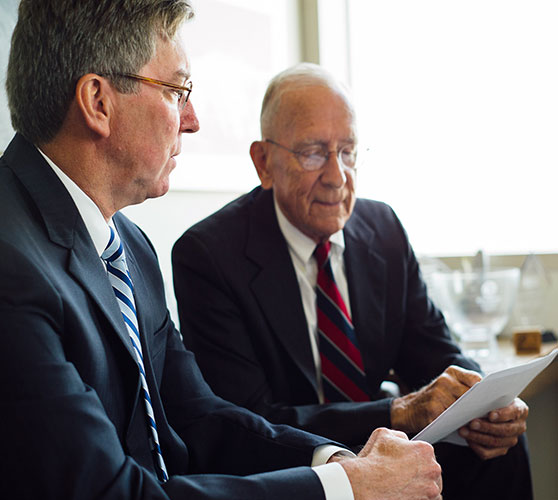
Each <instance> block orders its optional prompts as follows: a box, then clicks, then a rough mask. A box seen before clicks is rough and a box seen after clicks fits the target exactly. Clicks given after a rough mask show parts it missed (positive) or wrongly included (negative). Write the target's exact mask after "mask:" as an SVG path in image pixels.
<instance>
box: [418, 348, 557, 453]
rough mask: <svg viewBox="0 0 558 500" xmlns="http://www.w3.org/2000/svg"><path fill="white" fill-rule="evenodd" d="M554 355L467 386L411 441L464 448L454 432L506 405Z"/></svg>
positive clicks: (553, 352)
mask: <svg viewBox="0 0 558 500" xmlns="http://www.w3.org/2000/svg"><path fill="white" fill-rule="evenodd" d="M556 355H558V349H554V350H553V351H552V352H551V353H549V354H547V355H546V356H543V357H541V358H537V359H534V360H532V361H529V362H527V363H525V364H523V365H519V366H514V367H512V368H506V369H504V370H500V371H497V372H493V373H490V374H488V375H487V376H486V377H484V378H483V379H482V380H481V381H480V382H478V383H476V384H475V385H474V386H473V387H471V388H470V389H469V390H468V391H467V392H466V393H465V394H463V395H462V396H461V397H460V398H459V399H458V400H457V401H455V403H453V404H452V405H451V406H450V407H449V408H447V409H446V410H445V411H444V412H443V413H442V414H441V415H440V416H439V417H438V418H437V419H436V420H433V421H432V422H431V423H430V424H429V425H427V426H426V427H425V428H424V429H423V430H422V431H420V432H419V433H418V434H417V435H416V436H415V437H414V438H413V440H418V439H420V440H421V441H427V442H428V443H430V444H434V443H436V442H438V441H448V442H450V443H454V444H460V445H464V446H466V445H467V442H466V441H465V440H464V439H463V438H462V437H461V436H459V434H457V430H458V429H459V428H460V427H462V426H463V425H465V424H466V423H467V422H470V421H471V420H473V419H475V418H481V417H484V416H486V415H487V414H488V413H489V412H491V411H492V410H496V409H498V408H502V407H504V406H507V405H509V404H510V403H511V402H512V401H513V400H514V399H515V398H516V397H517V396H518V395H519V394H520V393H521V391H522V390H523V389H525V387H527V386H528V385H529V383H530V382H531V380H533V379H534V378H535V377H536V376H537V375H538V374H539V373H540V372H541V371H543V370H544V369H545V368H546V367H547V366H548V365H549V364H550V363H552V361H553V360H554V358H555V357H556Z"/></svg>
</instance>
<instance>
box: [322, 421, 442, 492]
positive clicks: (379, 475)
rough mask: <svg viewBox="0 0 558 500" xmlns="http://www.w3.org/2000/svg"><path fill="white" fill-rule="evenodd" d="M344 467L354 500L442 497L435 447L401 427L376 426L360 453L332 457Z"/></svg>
mask: <svg viewBox="0 0 558 500" xmlns="http://www.w3.org/2000/svg"><path fill="white" fill-rule="evenodd" d="M330 461H336V462H339V463H340V464H341V466H342V467H343V468H344V469H345V472H346V473H347V476H348V478H349V481H350V482H351V487H352V489H353V494H354V497H355V500H395V499H397V500H441V499H442V496H441V491H442V472H441V467H440V466H439V465H438V463H437V462H436V459H435V457H434V449H433V448H432V446H430V445H429V444H428V443H425V442H423V441H409V439H408V438H407V436H406V435H405V434H404V433H402V432H399V431H391V430H388V429H385V428H379V429H376V430H375V431H374V432H373V433H372V435H371V436H370V438H369V439H368V442H367V443H366V445H365V446H364V448H363V449H362V451H361V452H360V453H359V454H358V456H357V457H343V456H337V457H335V456H334V457H332V459H330Z"/></svg>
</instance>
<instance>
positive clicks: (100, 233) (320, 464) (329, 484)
mask: <svg viewBox="0 0 558 500" xmlns="http://www.w3.org/2000/svg"><path fill="white" fill-rule="evenodd" d="M39 152H40V153H41V154H42V155H43V157H44V158H45V160H46V161H47V163H48V164H49V165H50V167H51V168H52V170H53V171H54V172H55V173H56V175H57V176H58V177H59V178H60V180H61V181H62V183H63V184H64V186H65V187H66V189H67V190H68V193H69V194H70V196H71V197H72V200H73V201H74V203H75V205H76V208H77V210H78V212H79V214H80V215H81V218H82V219H83V222H84V223H85V227H86V228H87V231H88V232H89V236H90V237H91V240H92V241H93V245H94V246H95V249H96V250H97V253H98V254H99V258H100V256H101V254H102V253H103V251H104V250H105V248H106V246H107V244H108V242H109V240H110V229H109V224H110V225H111V226H113V223H112V219H110V221H109V223H108V224H107V222H106V220H105V218H104V217H103V214H102V213H101V211H100V210H99V207H98V206H97V205H96V204H95V203H94V202H93V200H92V199H91V198H89V196H87V195H86V194H85V193H84V192H83V191H82V190H81V189H80V187H79V186H78V185H77V184H76V183H75V182H74V181H72V179H70V178H69V177H68V176H67V175H66V174H65V173H64V172H63V171H62V170H61V169H60V168H59V167H57V166H56V165H55V164H54V162H53V161H52V160H51V159H50V158H49V157H48V156H46V155H45V154H44V153H43V152H42V151H41V150H40V149H39ZM113 227H114V226H113ZM115 230H116V228H115ZM338 451H343V452H348V450H345V449H342V448H339V447H337V446H332V445H323V446H319V447H318V448H316V449H315V450H314V455H313V459H312V464H311V465H312V469H313V470H314V472H315V473H316V474H317V476H318V478H319V479H320V482H321V483H322V486H323V488H324V492H325V497H326V500H354V496H353V492H352V489H351V484H350V482H349V479H348V477H347V474H345V470H344V469H343V467H341V465H339V464H338V463H331V464H327V463H326V462H327V461H328V460H329V458H330V457H331V456H332V455H333V454H334V453H336V452H338ZM349 453H350V452H349ZM347 488H348V489H347Z"/></svg>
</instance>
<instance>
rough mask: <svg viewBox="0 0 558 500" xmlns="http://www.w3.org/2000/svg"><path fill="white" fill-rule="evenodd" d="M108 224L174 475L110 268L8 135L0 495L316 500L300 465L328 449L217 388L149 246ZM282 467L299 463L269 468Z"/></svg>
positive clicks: (2, 235) (26, 150) (2, 219)
mask: <svg viewBox="0 0 558 500" xmlns="http://www.w3.org/2000/svg"><path fill="white" fill-rule="evenodd" d="M114 221H115V224H116V226H117V229H118V232H119V234H120V236H121V238H122V240H123V242H124V245H125V251H126V255H127V261H128V266H129V269H130V273H131V276H132V280H133V282H134V285H135V299H136V306H137V311H138V320H139V325H140V331H141V340H142V348H143V353H144V361H145V371H146V378H147V381H148V384H149V387H150V392H151V397H152V403H153V409H154V412H155V417H156V421H157V426H158V430H159V437H160V442H161V447H162V452H163V456H164V459H165V462H166V465H167V468H168V471H169V474H170V475H171V479H170V480H169V481H168V482H167V483H165V484H163V485H161V484H160V483H159V481H158V480H157V478H156V476H155V473H154V466H153V460H152V457H151V453H150V445H149V434H148V429H147V425H146V420H145V412H144V406H143V400H142V397H141V396H140V379H139V371H138V366H137V364H136V362H135V357H134V355H133V353H132V351H131V347H130V341H129V337H128V334H127V332H126V329H125V326H124V323H123V321H122V316H121V313H120V310H119V308H118V305H117V302H116V299H115V297H114V294H113V291H112V289H111V286H110V284H109V281H108V278H107V275H106V270H105V269H104V266H103V264H102V263H101V260H100V258H99V256H98V254H97V253H96V251H95V248H94V246H93V243H92V241H91V239H90V236H89V234H88V232H87V230H86V228H85V225H84V223H83V221H82V219H81V217H80V215H79V213H78V211H77V209H76V207H75V205H74V203H73V201H72V199H71V197H70V195H69V194H68V192H67V191H66V189H65V188H64V187H63V185H62V183H61V182H60V180H59V179H58V177H57V176H56V174H55V173H54V172H53V171H52V169H51V168H49V167H48V165H47V164H46V162H45V161H44V159H43V158H42V156H41V155H40V153H39V152H38V151H37V150H36V149H35V148H34V147H33V146H32V145H31V144H29V143H28V142H27V141H26V140H25V139H24V138H23V137H21V136H19V135H16V137H15V138H14V140H13V141H12V143H11V144H10V146H9V147H8V149H7V150H6V153H5V155H4V156H3V157H2V159H0V427H1V428H2V440H1V443H2V444H1V445H0V446H1V452H0V492H1V495H2V497H5V498H10V499H15V498H26V499H37V498H41V499H56V500H60V499H74V498H75V499H79V500H84V499H89V498H103V499H155V498H157V499H163V498H165V499H166V498H189V499H190V498H191V499H209V498H211V499H226V500H230V499H235V498H238V499H246V498H276V499H284V498H286V497H287V498H289V497H290V498H300V499H307V498H313V499H314V498H315V499H321V498H323V492H322V487H321V484H320V482H319V480H318V478H317V476H316V475H315V474H314V472H313V471H312V470H311V469H310V468H309V467H296V466H303V465H309V464H310V461H311V458H312V454H313V450H314V449H315V447H316V446H318V445H321V444H324V443H326V442H327V441H326V440H325V439H322V438H319V437H317V436H312V435H310V434H307V433H303V432H300V431H298V430H295V429H292V428H290V427H286V426H272V425H270V424H269V423H268V422H267V421H265V420H264V419H262V418H261V417H259V416H256V415H254V414H252V413H250V412H248V411H246V410H245V409H243V408H238V407H236V406H234V405H232V404H230V403H228V402H225V401H223V400H221V399H220V398H218V397H216V396H215V395H214V394H213V393H212V392H211V390H210V389H209V387H208V386H207V384H206V383H205V382H204V380H203V378H202V376H201V374H200V372H199V370H198V367H197V365H196V363H195V361H194V357H193V355H192V354H191V353H190V352H188V351H187V350H186V349H185V348H184V345H183V343H182V342H181V340H180V337H179V334H178V332H177V331H176V329H175V328H174V326H173V324H172V322H171V321H170V319H169V315H168V313H167V310H166V307H165V298H164V292H163V284H162V279H161V276H160V273H159V269H158V265H157V260H156V256H155V253H154V250H153V248H152V247H151V245H150V243H149V242H148V240H147V238H146V237H145V235H144V234H143V233H142V232H141V231H140V230H139V229H138V228H137V227H136V226H135V225H134V224H132V223H131V222H130V221H128V220H127V219H126V218H125V217H124V216H122V215H120V214H117V215H115V217H114ZM287 467H296V468H294V469H289V470H279V471H277V472H271V471H274V470H276V469H286V468H287ZM256 473H259V474H256ZM250 474H256V475H250Z"/></svg>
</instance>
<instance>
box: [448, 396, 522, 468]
mask: <svg viewBox="0 0 558 500" xmlns="http://www.w3.org/2000/svg"><path fill="white" fill-rule="evenodd" d="M528 414H529V407H528V406H527V405H526V404H525V403H524V402H523V401H522V400H521V399H519V398H515V400H514V401H513V402H512V403H511V404H509V405H508V406H506V407H505V408H500V409H498V410H493V411H491V412H490V413H489V414H488V416H487V417H486V418H476V419H474V420H471V422H469V423H468V424H467V425H466V426H464V427H462V428H461V429H459V435H460V436H461V437H462V438H464V439H465V440H466V441H467V443H468V444H469V446H470V447H471V449H472V450H473V451H474V452H475V453H476V454H477V455H478V456H479V457H480V458H482V459H483V460H487V459H490V458H494V457H499V456H502V455H505V454H506V453H507V452H508V450H509V449H510V448H511V447H512V446H515V445H516V444H517V439H518V438H519V436H520V435H521V434H523V433H524V432H525V431H526V430H527V415H528Z"/></svg>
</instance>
